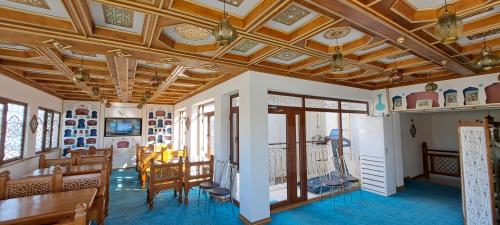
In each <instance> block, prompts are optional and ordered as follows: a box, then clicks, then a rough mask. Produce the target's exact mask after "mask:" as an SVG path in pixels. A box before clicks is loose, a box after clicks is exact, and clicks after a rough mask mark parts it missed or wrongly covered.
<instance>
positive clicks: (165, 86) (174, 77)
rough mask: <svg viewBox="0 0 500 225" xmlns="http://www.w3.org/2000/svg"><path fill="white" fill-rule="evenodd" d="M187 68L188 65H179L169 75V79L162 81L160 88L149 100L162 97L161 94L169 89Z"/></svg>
mask: <svg viewBox="0 0 500 225" xmlns="http://www.w3.org/2000/svg"><path fill="white" fill-rule="evenodd" d="M185 69H186V67H184V66H177V67H176V68H175V69H174V71H172V73H171V74H170V76H168V77H167V79H166V80H165V81H163V83H161V85H160V87H158V89H157V90H156V92H155V93H154V94H153V96H151V98H150V99H149V101H155V100H157V99H158V98H159V97H160V95H161V94H162V93H163V92H165V90H167V89H168V88H169V87H170V86H171V85H172V84H173V83H174V82H175V81H176V80H177V78H178V77H179V76H180V75H181V74H182V73H183V72H184V70H185Z"/></svg>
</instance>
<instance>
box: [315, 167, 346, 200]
mask: <svg viewBox="0 0 500 225" xmlns="http://www.w3.org/2000/svg"><path fill="white" fill-rule="evenodd" d="M317 162H318V163H317V165H318V166H319V167H320V168H319V169H318V171H320V175H319V179H320V185H321V186H320V199H321V198H323V189H324V188H327V190H328V191H329V192H331V196H330V199H333V206H334V207H336V203H335V190H337V191H338V190H339V189H340V190H341V191H343V189H344V186H343V183H342V182H341V180H340V178H339V177H338V176H335V174H334V173H333V171H330V168H329V166H328V159H319V160H318V161H317ZM343 196H344V204H345V203H346V199H345V195H343Z"/></svg>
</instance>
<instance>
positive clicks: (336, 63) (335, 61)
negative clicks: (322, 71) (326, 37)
mask: <svg viewBox="0 0 500 225" xmlns="http://www.w3.org/2000/svg"><path fill="white" fill-rule="evenodd" d="M335 40H336V42H337V45H336V46H335V52H333V57H332V68H333V71H342V70H344V56H343V55H342V52H341V51H340V48H339V39H338V38H337V39H335Z"/></svg>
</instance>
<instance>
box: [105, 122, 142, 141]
mask: <svg viewBox="0 0 500 225" xmlns="http://www.w3.org/2000/svg"><path fill="white" fill-rule="evenodd" d="M141 131H142V119H141V118H106V125H105V128H104V136H105V137H117V136H141Z"/></svg>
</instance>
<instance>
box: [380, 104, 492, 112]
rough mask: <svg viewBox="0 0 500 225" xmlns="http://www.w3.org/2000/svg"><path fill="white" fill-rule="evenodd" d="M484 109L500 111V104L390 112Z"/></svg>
mask: <svg viewBox="0 0 500 225" xmlns="http://www.w3.org/2000/svg"><path fill="white" fill-rule="evenodd" d="M484 109H500V103H494V104H486V105H462V106H450V107H433V108H427V109H402V110H390V111H391V112H441V111H464V110H484Z"/></svg>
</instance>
